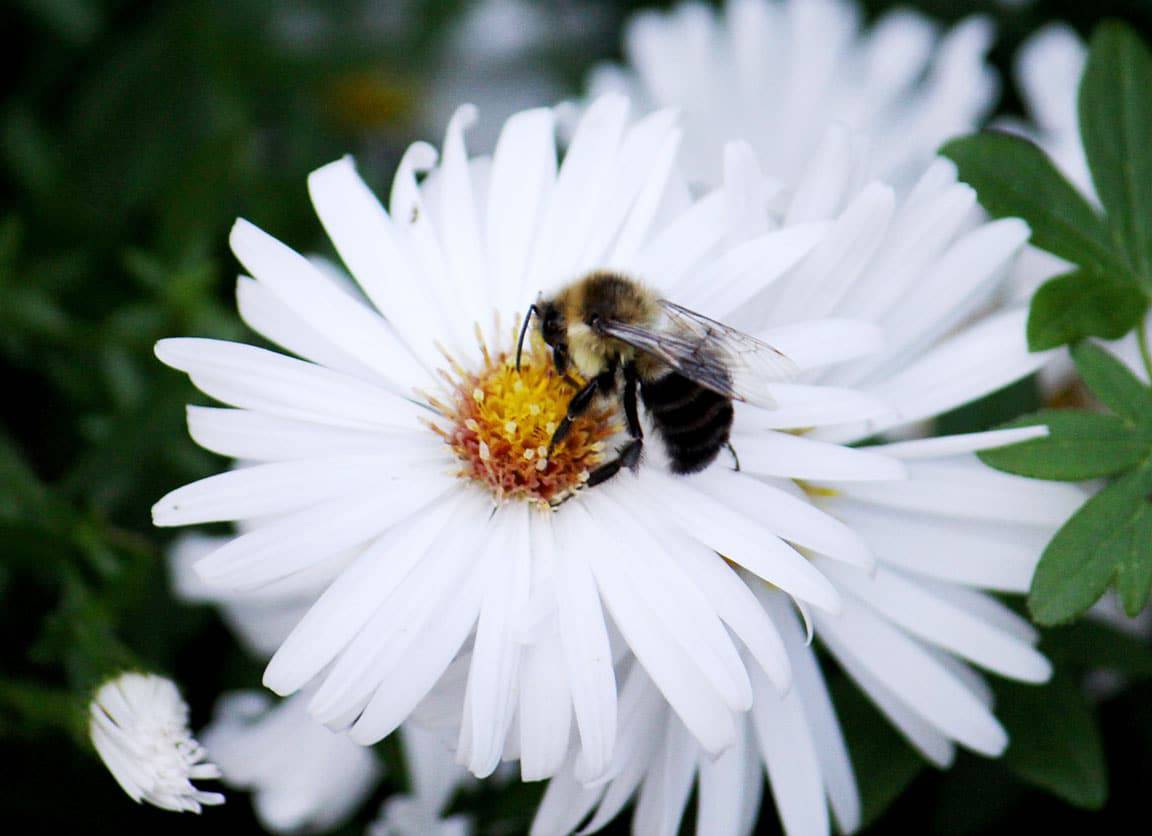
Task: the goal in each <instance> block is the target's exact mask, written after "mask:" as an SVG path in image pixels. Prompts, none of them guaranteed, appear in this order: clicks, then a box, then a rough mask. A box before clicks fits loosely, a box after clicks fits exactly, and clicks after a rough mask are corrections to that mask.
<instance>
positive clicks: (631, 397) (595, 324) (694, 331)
mask: <svg viewBox="0 0 1152 836" xmlns="http://www.w3.org/2000/svg"><path fill="white" fill-rule="evenodd" d="M533 315H535V317H536V319H537V320H538V322H539V328H540V336H541V338H542V339H543V340H544V342H545V343H546V344H547V345H548V346H549V347H550V348H551V350H552V362H553V365H554V366H555V368H556V372H557V373H558V374H560V375H561V376H563V377H564V379H565V380H567V381H568V382H569V383H570V384H571V385H573V386H574V387H576V390H577V391H576V392H575V394H573V396H572V398H571V400H570V401H569V402H568V408H567V413H566V415H565V416H564V418H563V419H561V421H560V422H559V424H558V425H557V427H556V431H555V433H554V434H553V436H552V440H551V443H550V446H549V452H551V449H552V448H554V447H555V446H556V445H557V444H558V443H559V442H560V441H562V440H563V439H564V437H565V436H566V435H567V434H568V432H569V431H570V429H571V427H572V422H573V421H574V420H575V419H576V418H577V417H578V416H580V415H581V414H582V413H583V412H584V411H585V410H587V409H588V408H589V407H590V406H591V405H592V403H593V401H594V400H595V399H596V398H597V397H604V396H611V395H613V394H616V393H617V392H619V397H620V402H621V406H622V407H623V411H624V418H625V422H626V425H627V430H628V434H629V436H630V440H629V441H628V442H627V443H626V444H625V445H624V446H622V447H620V449H619V450H618V451H617V456H616V458H615V459H612V460H611V461H608V462H605V463H604V464H602V465H600V466H599V467H598V468H596V470H594V471H593V472H592V473H591V474H589V478H588V482H587V484H588V485H589V486H592V485H597V484H600V483H601V482H605V481H607V480H608V479H611V478H612V477H613V476H615V475H616V474H617V473H618V472H619V471H620V470H621V469H622V468H625V467H627V468H629V469H631V470H635V469H636V468H637V467H638V465H639V462H640V454H641V452H642V450H643V445H644V433H643V430H642V428H641V425H640V416H639V413H638V409H637V396H639V400H641V401H643V403H644V408H645V410H646V411H647V413H648V415H649V417H650V418H651V421H652V425H653V427H654V429H655V430H656V432H657V433H658V434H659V435H660V438H661V440H662V441H663V443H664V447H665V448H666V449H667V451H668V457H669V460H670V463H671V468H672V470H673V471H674V472H676V473H681V474H687V473H696V472H698V471H700V470H703V469H704V468H706V467H707V466H708V465H710V464H711V463H712V462H713V461H714V460H715V459H716V457H717V456H718V455H719V453H720V451H721V450H722V449H724V448H725V447H727V448H728V449H729V450H730V451H731V452H732V455H733V458H734V460H735V462H736V468H737V469H739V459H738V458H736V454H735V451H734V450H732V446H731V444H730V443H729V440H728V439H729V435H730V433H731V430H732V418H733V408H732V402H733V401H746V402H748V403H751V404H755V405H758V406H764V407H772V406H774V405H775V404H774V402H773V400H772V396H771V394H770V393H769V391H768V386H767V384H770V383H772V382H774V381H780V380H785V379H787V378H789V377H791V376H793V375H794V374H795V373H796V372H797V368H796V366H795V364H794V363H793V362H792V361H791V360H789V359H788V358H787V357H786V356H784V354H782V353H781V352H780V351H778V350H776V349H775V348H773V347H772V346H770V345H768V344H767V343H765V342H763V341H761V340H758V339H756V338H755V337H750V336H748V335H747V334H743V333H741V332H740V331H737V330H735V329H733V328H730V327H728V326H727V325H724V324H723V323H720V322H716V321H715V320H712V319H709V318H708V317H705V316H702V315H700V314H698V313H695V312H694V311H690V310H688V309H687V308H683V307H681V306H679V305H677V304H675V303H673V302H669V301H667V300H666V299H660V298H659V297H658V296H656V294H654V293H653V292H652V291H650V290H649V289H647V288H646V287H644V286H643V285H642V284H640V283H639V282H637V281H634V280H633V279H630V278H627V277H625V276H622V275H619V274H617V273H610V272H595V273H591V274H589V275H587V276H585V277H584V278H582V279H579V280H577V281H575V282H573V283H571V284H569V285H568V286H566V287H564V288H563V289H562V290H560V291H559V292H558V293H557V294H556V295H555V296H553V297H551V298H549V299H543V298H540V299H538V300H537V302H536V304H534V305H532V306H530V307H529V309H528V312H527V314H526V315H525V317H524V324H523V326H522V327H521V329H520V339H519V342H518V344H517V346H516V368H517V369H519V368H520V356H521V352H522V350H523V347H524V338H525V335H526V334H527V332H528V327H529V324H530V323H531V321H532V317H533ZM571 368H575V369H576V370H577V371H578V372H579V373H580V375H581V376H582V377H583V378H584V380H585V381H587V382H586V383H584V384H583V385H582V386H581V385H579V384H577V382H576V380H575V379H574V378H572V376H571V375H570V374H569V369H571Z"/></svg>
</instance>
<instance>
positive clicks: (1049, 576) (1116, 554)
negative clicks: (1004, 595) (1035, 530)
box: [1028, 468, 1152, 625]
mask: <svg viewBox="0 0 1152 836" xmlns="http://www.w3.org/2000/svg"><path fill="white" fill-rule="evenodd" d="M1149 491H1152V469H1149V468H1141V469H1140V470H1135V471H1132V472H1130V473H1128V474H1126V475H1125V476H1123V477H1121V478H1120V479H1118V480H1117V481H1116V482H1114V483H1113V484H1111V485H1109V486H1108V487H1106V488H1105V489H1104V490H1102V491H1101V492H1100V493H1098V494H1096V496H1094V497H1092V498H1091V499H1090V500H1088V502H1086V503H1085V504H1084V506H1083V507H1082V508H1081V509H1080V510H1079V511H1077V512H1076V513H1075V514H1074V515H1073V516H1072V518H1071V519H1070V520H1068V522H1066V523H1065V524H1064V527H1063V528H1061V529H1060V530H1059V531H1058V532H1056V536H1055V537H1053V538H1052V542H1050V543H1049V544H1048V547H1047V548H1046V549H1045V550H1044V554H1043V555H1041V557H1040V564H1039V565H1038V566H1037V567H1036V574H1035V575H1034V576H1033V577H1032V589H1031V591H1030V592H1029V595H1028V608H1029V609H1030V610H1031V612H1032V618H1033V619H1034V620H1035V621H1036V622H1037V623H1039V624H1045V625H1051V624H1061V623H1063V622H1065V621H1068V620H1070V619H1072V618H1075V617H1076V616H1077V615H1079V614H1080V613H1082V612H1084V611H1085V610H1086V609H1088V608H1089V607H1090V606H1092V604H1094V603H1095V602H1096V600H1097V599H1098V598H1099V597H1100V596H1101V595H1103V594H1104V590H1106V589H1107V588H1108V584H1109V583H1111V581H1112V580H1113V578H1114V577H1115V578H1116V579H1117V582H1118V584H1120V585H1122V589H1121V596H1122V597H1123V598H1125V607H1126V608H1127V609H1129V611H1131V606H1132V605H1135V603H1136V602H1137V597H1138V593H1139V592H1140V591H1141V590H1143V594H1144V596H1145V597H1146V596H1147V587H1146V584H1145V583H1144V574H1145V573H1144V572H1142V571H1141V567H1143V566H1144V564H1146V563H1147V562H1149V561H1152V536H1150V529H1149V526H1150V525H1152V523H1150V522H1149V520H1148V517H1149V514H1150V513H1152V501H1150V499H1149ZM1143 602H1144V599H1143V598H1141V599H1140V600H1139V603H1140V605H1141V606H1142V605H1143Z"/></svg>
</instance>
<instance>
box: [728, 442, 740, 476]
mask: <svg viewBox="0 0 1152 836" xmlns="http://www.w3.org/2000/svg"><path fill="white" fill-rule="evenodd" d="M724 446H725V447H727V448H728V452H729V453H731V454H732V462H733V464H735V467H733V468H732V469H733V470H735V471H736V472H737V473H739V472H740V457H739V456H737V455H736V448H735V447H733V446H732V442H731V441H725V442H724Z"/></svg>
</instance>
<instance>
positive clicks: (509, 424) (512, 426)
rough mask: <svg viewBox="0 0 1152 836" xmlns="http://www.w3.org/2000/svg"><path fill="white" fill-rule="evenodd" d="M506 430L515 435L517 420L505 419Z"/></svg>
mask: <svg viewBox="0 0 1152 836" xmlns="http://www.w3.org/2000/svg"><path fill="white" fill-rule="evenodd" d="M504 432H506V433H508V435H515V433H516V422H515V421H505V422H504Z"/></svg>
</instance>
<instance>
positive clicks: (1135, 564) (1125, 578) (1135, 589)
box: [1114, 494, 1152, 616]
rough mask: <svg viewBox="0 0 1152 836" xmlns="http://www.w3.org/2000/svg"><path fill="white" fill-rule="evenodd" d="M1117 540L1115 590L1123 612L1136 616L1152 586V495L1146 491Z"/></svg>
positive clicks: (1117, 534) (1146, 599)
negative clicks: (1122, 606)
mask: <svg viewBox="0 0 1152 836" xmlns="http://www.w3.org/2000/svg"><path fill="white" fill-rule="evenodd" d="M1115 540H1116V543H1115V546H1114V548H1115V550H1116V555H1117V557H1116V592H1117V594H1118V595H1119V596H1120V603H1121V604H1123V605H1124V612H1126V613H1127V614H1128V615H1129V616H1135V615H1138V614H1139V613H1140V611H1141V610H1142V609H1144V604H1145V603H1146V602H1147V601H1148V592H1149V591H1150V590H1152V498H1150V497H1149V496H1148V495H1147V494H1145V496H1144V502H1143V503H1141V505H1140V506H1139V509H1138V510H1137V511H1136V512H1135V513H1134V514H1133V515H1132V518H1131V519H1130V520H1129V521H1128V523H1127V524H1126V525H1125V526H1124V527H1123V528H1122V529H1120V531H1118V532H1117V533H1116V538H1115Z"/></svg>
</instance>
